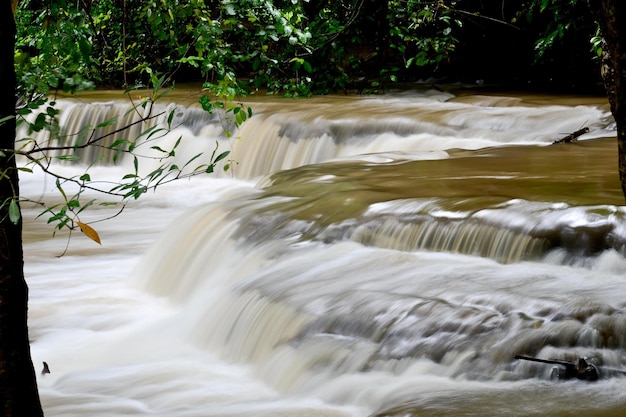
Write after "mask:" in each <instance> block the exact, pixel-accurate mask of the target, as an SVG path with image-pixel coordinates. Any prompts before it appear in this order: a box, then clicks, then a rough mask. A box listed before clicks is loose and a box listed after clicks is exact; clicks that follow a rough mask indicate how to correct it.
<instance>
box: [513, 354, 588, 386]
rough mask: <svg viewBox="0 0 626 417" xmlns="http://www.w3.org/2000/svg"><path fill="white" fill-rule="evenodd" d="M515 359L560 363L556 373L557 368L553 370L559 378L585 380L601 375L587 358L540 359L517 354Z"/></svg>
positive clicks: (552, 363)
mask: <svg viewBox="0 0 626 417" xmlns="http://www.w3.org/2000/svg"><path fill="white" fill-rule="evenodd" d="M515 359H521V360H525V361H532V362H540V363H547V364H550V365H558V366H559V368H556V374H555V370H553V371H552V374H553V376H555V377H558V378H559V379H572V378H576V379H582V380H584V381H597V380H598V378H599V377H600V373H599V371H598V368H597V367H596V366H595V365H593V364H590V363H589V362H587V360H586V359H585V358H578V361H576V362H570V361H561V360H557V359H539V358H534V357H532V356H524V355H515Z"/></svg>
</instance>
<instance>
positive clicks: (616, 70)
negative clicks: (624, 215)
mask: <svg viewBox="0 0 626 417" xmlns="http://www.w3.org/2000/svg"><path fill="white" fill-rule="evenodd" d="M588 2H589V7H590V8H591V12H592V13H593V15H594V16H595V18H596V20H597V21H598V24H599V25H600V31H601V33H602V37H603V38H604V42H605V48H604V56H603V57H602V78H603V79H604V87H605V88H606V92H607V95H608V98H609V103H610V104H611V112H612V113H613V117H614V118H615V123H616V125H617V147H618V158H619V160H618V167H619V177H620V181H621V184H622V192H623V193H624V196H625V197H626V49H625V48H626V27H624V22H626V2H625V1H624V0H588Z"/></svg>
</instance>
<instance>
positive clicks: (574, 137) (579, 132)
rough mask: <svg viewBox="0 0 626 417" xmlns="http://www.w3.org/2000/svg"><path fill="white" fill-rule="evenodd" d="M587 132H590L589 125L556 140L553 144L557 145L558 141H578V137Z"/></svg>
mask: <svg viewBox="0 0 626 417" xmlns="http://www.w3.org/2000/svg"><path fill="white" fill-rule="evenodd" d="M585 133H589V128H588V127H583V128H582V129H580V130H577V131H575V132H574V133H570V134H569V135H567V136H564V137H562V138H561V139H558V140H555V141H554V142H552V144H553V145H555V144H557V143H572V142H576V141H577V140H578V137H579V136H582V135H584V134H585Z"/></svg>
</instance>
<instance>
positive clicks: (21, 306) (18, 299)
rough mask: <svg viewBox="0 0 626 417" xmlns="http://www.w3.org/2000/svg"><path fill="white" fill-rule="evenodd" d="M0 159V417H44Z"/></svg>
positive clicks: (4, 36) (17, 238)
mask: <svg viewBox="0 0 626 417" xmlns="http://www.w3.org/2000/svg"><path fill="white" fill-rule="evenodd" d="M13 4H14V1H12V0H0V119H2V118H4V117H7V116H14V115H15V86H16V80H15V68H14V48H15V21H14V19H13V11H12V6H13ZM14 146H15V118H12V119H10V120H8V121H6V122H4V123H2V124H0V149H5V150H12V149H13V148H14ZM4 154H5V155H4V156H2V155H0V172H2V173H5V174H6V176H4V177H3V178H2V179H0V205H1V207H0V416H11V417H31V416H43V411H42V409H41V403H40V400H39V393H38V391H37V380H36V377H35V371H34V369H33V364H32V360H31V356H30V346H29V340H28V326H27V315H28V288H27V286H26V281H25V280H24V268H23V267H24V260H23V252H22V223H21V221H19V222H18V224H14V223H13V222H11V221H10V219H9V216H8V211H9V210H8V204H7V203H8V202H9V201H11V199H12V198H13V197H14V196H17V195H18V176H17V170H16V169H15V158H14V157H13V155H12V154H11V153H10V152H4Z"/></svg>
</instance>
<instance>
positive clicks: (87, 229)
mask: <svg viewBox="0 0 626 417" xmlns="http://www.w3.org/2000/svg"><path fill="white" fill-rule="evenodd" d="M76 224H78V227H80V230H81V231H82V232H83V233H84V234H85V235H86V236H87V237H88V238H89V239H91V240H93V241H94V242H96V243H97V244H99V245H101V243H100V236H99V235H98V232H96V231H95V229H94V228H93V227H91V226H89V225H88V224H85V223H83V222H76Z"/></svg>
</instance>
